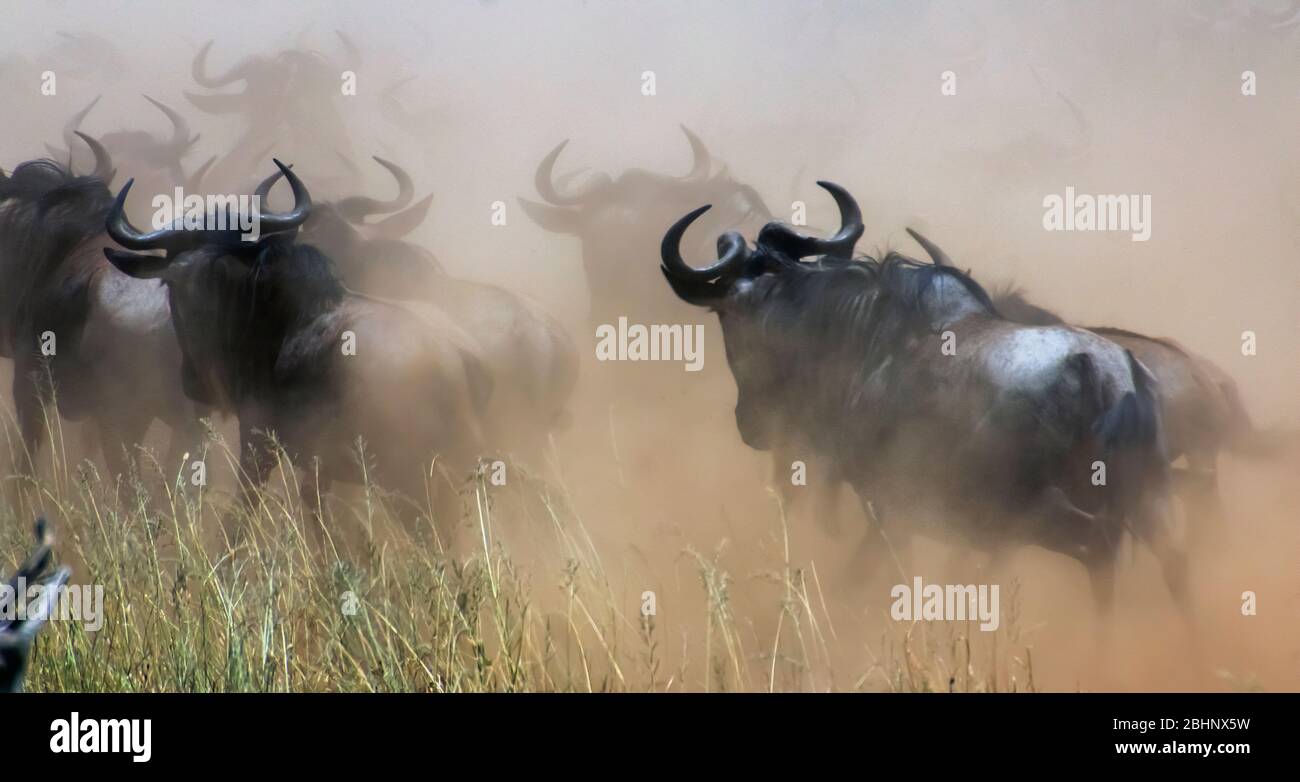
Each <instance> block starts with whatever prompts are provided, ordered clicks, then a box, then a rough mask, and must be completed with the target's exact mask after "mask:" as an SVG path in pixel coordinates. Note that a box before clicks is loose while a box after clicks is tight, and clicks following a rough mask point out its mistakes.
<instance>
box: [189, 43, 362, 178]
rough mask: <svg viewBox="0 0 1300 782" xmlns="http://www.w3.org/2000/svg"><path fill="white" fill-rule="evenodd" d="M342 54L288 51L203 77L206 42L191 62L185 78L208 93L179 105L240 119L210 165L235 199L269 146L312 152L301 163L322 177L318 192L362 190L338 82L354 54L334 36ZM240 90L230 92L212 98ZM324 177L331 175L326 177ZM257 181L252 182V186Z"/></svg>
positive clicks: (355, 60)
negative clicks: (241, 124) (241, 125)
mask: <svg viewBox="0 0 1300 782" xmlns="http://www.w3.org/2000/svg"><path fill="white" fill-rule="evenodd" d="M336 34H337V35H338V38H339V40H340V42H341V43H342V51H341V52H339V53H338V54H337V56H334V57H329V56H326V55H325V54H323V53H321V52H317V51H312V50H307V49H301V48H293V49H284V50H282V51H279V52H276V53H275V54H273V55H264V54H256V55H251V56H248V57H245V58H243V59H241V60H240V61H239V62H237V63H235V64H234V65H232V66H231V67H230V68H228V69H226V70H225V71H224V72H222V73H218V74H212V73H210V72H209V70H208V54H209V52H210V51H211V49H212V44H213V42H212V41H208V42H207V43H205V44H204V45H203V46H202V48H200V49H199V51H198V52H197V53H196V54H195V55H194V60H193V62H192V64H191V66H190V74H191V76H192V77H193V79H194V81H195V83H196V84H198V85H199V86H201V87H204V88H206V89H208V90H213V91H214V92H208V93H199V92H189V91H187V92H186V93H185V98H186V100H188V101H189V102H190V103H191V104H193V105H194V106H195V107H196V108H198V109H199V110H200V111H203V112H205V113H208V114H239V115H242V116H243V117H244V118H245V120H246V124H245V129H244V132H243V133H242V134H241V135H240V137H239V139H238V140H237V141H236V142H235V143H234V145H233V146H232V148H231V149H230V151H229V152H227V153H226V154H224V155H222V156H221V159H220V161H219V162H218V163H217V165H216V169H215V170H216V171H217V172H219V176H218V177H217V184H218V185H219V186H221V187H222V188H224V189H225V190H226V191H229V192H238V190H237V186H238V185H239V184H243V183H245V182H246V181H247V180H248V179H249V178H250V177H252V176H253V175H254V174H255V172H256V171H257V170H258V167H259V166H260V164H261V163H262V158H263V157H265V155H266V151H265V147H266V145H267V144H268V143H275V144H278V145H287V146H290V147H292V148H294V149H298V150H301V151H303V152H306V153H310V155H311V158H310V159H308V160H306V161H304V160H299V161H298V162H299V163H300V164H303V165H306V166H307V167H308V168H309V169H310V170H312V171H317V172H320V173H319V174H318V175H317V177H316V179H315V183H316V184H315V186H316V187H317V188H318V189H319V188H320V187H321V185H322V183H323V182H327V183H328V185H329V190H330V191H331V192H334V191H336V190H337V191H340V192H351V191H354V190H356V189H357V187H358V186H359V184H360V179H359V172H358V171H357V170H356V168H355V167H354V166H353V165H352V164H351V160H352V158H353V157H354V155H353V150H352V141H351V138H350V136H349V134H348V130H347V126H346V124H345V123H344V118H343V112H342V111H341V110H340V103H339V101H341V100H345V99H344V97H343V95H342V94H341V92H340V90H339V75H340V74H341V73H342V72H343V71H345V70H353V71H355V70H356V69H357V68H358V67H359V66H360V64H361V57H360V53H359V52H358V51H357V48H356V46H354V45H353V43H352V41H351V40H350V39H349V38H348V37H347V36H346V35H344V34H343V33H341V32H336ZM235 84H242V88H241V89H239V90H237V91H234V92H215V91H216V90H221V89H224V88H226V87H230V86H231V85H235ZM326 172H329V176H326V175H325V173H326ZM254 181H256V180H254Z"/></svg>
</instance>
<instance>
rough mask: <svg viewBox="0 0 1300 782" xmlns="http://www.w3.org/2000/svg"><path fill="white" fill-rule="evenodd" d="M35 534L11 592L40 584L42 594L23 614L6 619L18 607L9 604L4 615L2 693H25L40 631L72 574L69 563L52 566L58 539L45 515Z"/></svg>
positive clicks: (0, 621)
mask: <svg viewBox="0 0 1300 782" xmlns="http://www.w3.org/2000/svg"><path fill="white" fill-rule="evenodd" d="M35 533H36V544H35V548H33V549H32V553H31V554H29V555H28V556H27V559H25V560H23V562H22V564H21V565H19V566H18V570H17V572H15V573H14V576H13V578H11V579H9V591H8V594H9V596H10V597H9V599H13V598H14V597H15V596H16V595H18V594H19V592H20V590H30V589H31V587H34V586H40V587H41V590H40V597H39V599H37V600H36V602H35V603H31V604H28V605H27V609H26V612H25V613H24V615H23V616H21V617H20V616H17V614H16V612H14V613H13V615H12V616H11V617H10V618H6V617H7V616H9V615H10V613H11V611H12V609H13V608H14V606H9V609H10V610H6V611H5V612H3V613H2V614H0V692H22V689H23V678H24V676H25V675H26V673H27V664H28V661H29V660H30V658H31V653H32V644H34V643H35V642H36V634H37V633H39V632H40V631H41V628H42V627H44V626H45V623H46V621H48V620H49V618H50V616H51V615H52V613H53V611H54V608H55V604H56V602H57V600H58V595H59V589H60V588H61V587H62V586H63V585H64V584H66V583H67V582H68V578H69V576H71V575H72V571H71V570H70V569H69V568H68V567H66V566H63V567H59V568H57V569H55V570H53V571H51V569H50V566H51V565H52V564H53V561H54V553H53V552H54V549H53V546H54V540H53V536H52V535H51V534H50V528H49V524H48V523H47V522H46V521H45V519H44V518H38V519H36V525H35Z"/></svg>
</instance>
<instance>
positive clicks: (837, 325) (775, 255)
mask: <svg viewBox="0 0 1300 782" xmlns="http://www.w3.org/2000/svg"><path fill="white" fill-rule="evenodd" d="M818 184H819V185H820V186H821V187H823V188H825V189H826V190H827V191H828V192H829V193H830V194H831V196H832V197H833V198H834V199H835V202H836V204H837V205H838V206H839V210H840V221H841V227H840V229H839V231H838V232H837V233H836V234H835V235H833V236H831V237H829V238H826V239H819V238H814V237H810V236H805V235H803V234H800V233H798V232H796V231H795V230H794V229H792V228H790V227H789V226H786V225H783V224H780V223H775V222H773V223H769V224H768V225H766V226H765V227H764V228H763V230H762V231H761V232H760V233H759V235H758V240H757V242H756V243H755V246H754V248H753V249H750V248H749V247H748V246H747V244H746V242H745V239H744V237H742V236H741V235H740V234H739V233H737V232H734V231H731V232H727V233H725V234H723V235H722V236H721V237H719V239H718V241H717V246H718V260H717V262H715V263H714V264H712V265H710V266H708V267H706V268H694V267H692V266H690V265H688V264H687V263H686V262H685V261H684V260H683V259H682V256H681V250H680V247H679V245H680V241H681V237H682V235H683V234H684V233H685V232H686V229H687V228H688V227H689V226H690V225H691V224H692V223H693V222H694V221H695V219H696V218H698V217H699V216H700V215H702V214H703V213H704V212H705V211H706V210H707V209H708V208H709V207H707V206H705V207H701V208H699V209H696V210H695V211H694V212H691V213H690V214H688V215H686V216H685V217H683V218H682V219H680V220H678V221H677V223H675V224H674V225H673V226H672V227H671V228H670V229H669V230H668V232H667V234H665V236H664V239H663V243H662V245H661V247H660V255H661V258H662V266H661V267H660V268H661V270H662V272H663V274H664V276H665V277H666V278H667V280H668V284H669V285H670V286H672V289H673V291H674V292H675V293H676V294H677V295H678V296H679V297H680V298H681V299H683V300H684V301H687V302H689V303H691V304H695V305H697V306H703V307H708V308H709V309H711V310H713V311H714V312H716V313H717V315H718V320H719V323H720V324H721V326H722V333H723V340H724V344H725V347H726V353H727V363H728V365H729V366H730V368H731V371H732V375H733V376H734V377H735V380H736V386H737V390H738V397H737V402H736V424H737V426H738V428H739V429H740V434H741V437H742V438H743V439H744V441H745V443H746V444H747V445H749V446H751V447H753V448H758V449H766V448H770V447H772V445H773V444H774V442H775V441H776V438H780V437H784V436H785V435H787V434H789V430H791V429H801V428H802V427H804V426H805V424H807V423H808V422H809V421H811V420H814V419H816V417H817V413H816V411H818V410H831V409H842V405H841V403H842V402H843V397H842V395H844V394H854V393H860V392H861V388H855V387H853V384H852V383H845V384H836V383H833V382H829V381H828V380H823V381H819V380H818V377H817V375H818V373H819V372H820V371H822V370H823V369H824V368H825V367H827V366H832V365H835V362H842V364H840V366H843V367H847V368H850V369H853V368H862V367H865V368H867V369H874V368H879V367H882V366H885V365H887V364H888V363H889V362H892V361H894V360H895V358H896V357H897V356H899V355H900V354H901V352H903V351H905V350H906V349H907V346H908V344H909V342H910V341H911V340H912V339H913V338H914V337H916V336H917V335H919V334H922V333H935V332H937V331H939V330H941V329H942V327H943V326H944V324H946V323H949V322H952V321H955V320H957V319H960V318H962V317H965V316H966V315H968V314H971V313H974V312H984V313H994V312H996V310H995V308H994V307H993V305H992V303H991V302H990V301H989V298H988V296H987V294H986V293H985V292H984V291H983V289H981V288H980V287H979V286H978V285H977V284H975V282H974V281H973V280H971V279H970V278H969V277H968V276H966V275H965V274H963V273H962V272H960V271H958V270H957V269H955V268H952V267H947V266H938V265H932V264H922V263H919V262H917V261H915V260H913V259H911V258H908V257H906V256H903V255H900V254H898V253H890V254H889V255H887V256H886V257H885V258H884V259H882V260H880V261H876V260H874V259H871V258H861V259H857V260H854V259H852V258H851V255H852V251H853V245H854V243H855V242H857V240H858V238H860V237H861V236H862V232H863V224H862V215H861V212H860V210H859V209H858V205H857V203H856V202H855V201H854V200H853V197H852V196H850V195H849V193H848V192H847V191H846V190H844V189H843V188H842V187H840V186H838V185H836V184H834V183H831V182H818ZM809 256H817V257H816V258H815V260H812V261H803V260H802V259H803V258H805V257H809ZM862 382H864V383H865V382H870V381H869V380H868V379H865V378H864V379H863V380H862ZM818 397H822V398H821V399H818ZM802 433H803V434H805V435H806V434H808V432H807V430H806V429H805V430H803V431H802Z"/></svg>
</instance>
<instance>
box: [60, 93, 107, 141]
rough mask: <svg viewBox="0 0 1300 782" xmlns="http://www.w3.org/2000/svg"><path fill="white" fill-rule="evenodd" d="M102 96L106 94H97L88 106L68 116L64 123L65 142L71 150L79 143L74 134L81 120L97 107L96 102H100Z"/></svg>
mask: <svg viewBox="0 0 1300 782" xmlns="http://www.w3.org/2000/svg"><path fill="white" fill-rule="evenodd" d="M102 97H104V96H103V95H96V96H95V99H94V100H92V101H91V102H90V103H88V104H86V108H84V109H82V110H81V111H78V112H77V113H76V114H73V115H72V116H71V117H68V121H67V122H65V123H64V124H63V143H64V145H66V146H67V148H68V150H69V151H71V149H72V148H73V147H75V146H76V145H77V142H76V141H75V140H74V139H73V134H75V133H76V132H77V129H78V128H80V127H81V121H82V120H84V119H85V118H86V115H87V114H89V113H90V110H91V109H93V108H95V104H96V103H99V99H100V98H102Z"/></svg>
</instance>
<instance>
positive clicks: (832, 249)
mask: <svg viewBox="0 0 1300 782" xmlns="http://www.w3.org/2000/svg"><path fill="white" fill-rule="evenodd" d="M817 185H818V186H819V187H821V188H822V189H823V190H825V191H826V192H828V193H830V194H831V197H832V198H834V199H835V205H836V206H838V207H839V210H840V230H839V231H838V232H836V234H835V235H834V236H832V237H830V238H829V239H816V238H814V237H811V236H804V235H803V234H801V233H798V232H797V231H795V230H794V229H793V228H790V227H789V226H787V225H783V224H781V223H768V224H767V225H765V226H763V230H762V231H760V232H759V234H758V242H759V244H766V245H768V246H770V247H775V248H776V249H778V250H780V251H782V252H784V253H786V254H787V255H790V256H791V257H793V258H796V259H797V258H803V257H806V256H809V255H828V256H831V257H835V258H851V257H853V246H854V245H855V244H857V243H858V239H861V238H862V232H863V231H864V230H865V228H864V226H863V225H862V210H861V209H859V208H858V202H857V201H854V200H853V196H851V195H849V191H847V190H845V189H844V188H842V187H840V186H839V185H837V184H835V183H834V182H827V181H825V180H818V182H817Z"/></svg>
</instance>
